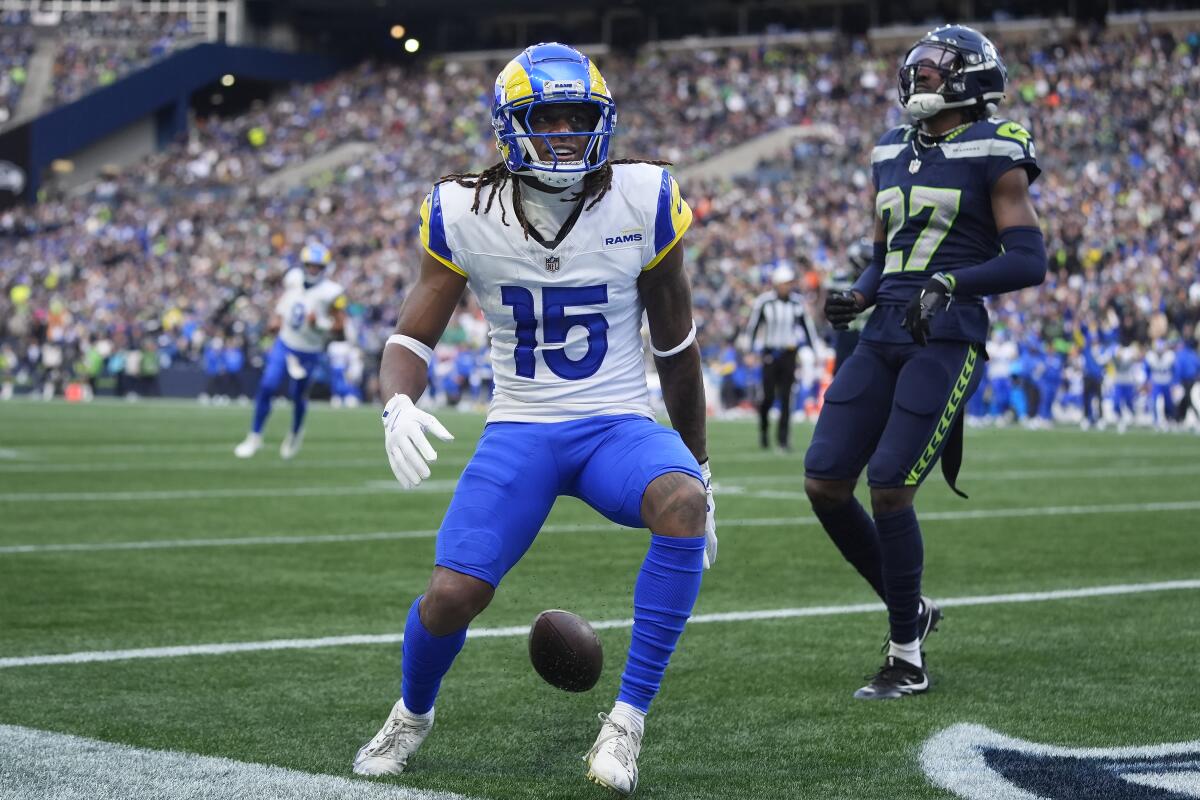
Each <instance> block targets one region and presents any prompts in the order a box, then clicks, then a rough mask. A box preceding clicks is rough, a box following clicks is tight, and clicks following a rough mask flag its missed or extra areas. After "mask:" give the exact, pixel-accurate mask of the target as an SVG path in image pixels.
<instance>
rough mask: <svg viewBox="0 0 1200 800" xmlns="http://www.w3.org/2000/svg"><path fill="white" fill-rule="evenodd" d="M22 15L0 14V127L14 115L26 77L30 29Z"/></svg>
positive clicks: (29, 50) (15, 13)
mask: <svg viewBox="0 0 1200 800" xmlns="http://www.w3.org/2000/svg"><path fill="white" fill-rule="evenodd" d="M25 17H26V15H25V14H24V13H22V12H17V11H5V12H2V13H0V126H3V125H4V123H6V122H8V121H9V120H10V119H12V118H13V116H14V114H16V110H17V103H18V102H20V100H21V92H22V91H23V90H24V89H25V81H26V80H27V79H28V77H29V73H28V68H29V59H30V58H32V57H33V48H34V38H33V30H32V29H31V28H29V27H28V26H27V25H26V24H25Z"/></svg>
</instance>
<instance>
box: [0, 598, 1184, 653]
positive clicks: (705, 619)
mask: <svg viewBox="0 0 1200 800" xmlns="http://www.w3.org/2000/svg"><path fill="white" fill-rule="evenodd" d="M1184 589H1200V579H1196V580H1179V581H1161V582H1158V583H1127V584H1116V585H1113V586H1091V587H1087V588H1083V589H1056V590H1052V591H1044V592H1017V593H1015V594H989V595H972V596H967V597H950V598H946V599H942V600H938V603H940V604H941V605H942V606H943V607H946V608H950V607H954V606H986V605H1003V604H1008V603H1040V602H1045V601H1049V600H1074V599H1079V598H1087V597H1108V596H1112V595H1123V594H1145V593H1148V592H1168V591H1178V590H1184ZM882 610H884V606H883V604H882V603H857V604H854V605H843V606H807V607H803V608H775V609H764V610H761V611H727V612H721V613H715V614H697V615H695V616H693V617H692V618H691V619H690V620H689V621H688V624H689V625H702V624H705V623H709V622H748V621H754V620H775V619H797V618H801V617H830V616H838V615H842V614H863V613H867V612H874V611H882ZM592 627H593V628H596V629H597V630H609V629H617V628H631V627H633V620H632V619H608V620H600V621H599V622H593V623H592ZM528 633H529V626H528V625H512V626H509V627H504V628H472V629H469V630H468V631H467V636H468V638H473V639H497V638H507V637H514V636H526V635H528ZM403 641H404V634H401V633H381V634H358V635H353V636H325V637H322V638H319V639H271V640H267V641H262V642H226V643H218V644H198V645H179V646H176V647H147V648H142V649H138V650H91V651H84V652H79V653H61V654H54V655H41V656H17V657H13V658H0V669H9V668H12V667H32V666H46V665H52V664H87V663H93V662H97V661H128V660H131V659H141V658H180V657H187V656H207V655H226V654H229V653H252V652H260V651H263V650H311V649H315V648H321V647H344V646H349V645H372V644H398V643H400V642H403Z"/></svg>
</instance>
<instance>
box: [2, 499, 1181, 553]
mask: <svg viewBox="0 0 1200 800" xmlns="http://www.w3.org/2000/svg"><path fill="white" fill-rule="evenodd" d="M744 496H750V497H773V498H778V497H781V496H783V497H788V498H791V497H792V493H789V492H747V493H745V495H744ZM1197 510H1200V500H1178V501H1165V502H1157V503H1114V504H1111V505H1092V506H1031V507H1026V508H981V509H971V510H962V511H922V512H921V513H920V518H921V520H923V521H930V522H932V521H949V522H953V521H956V520H976V519H1009V518H1021V517H1063V516H1091V515H1097V514H1100V515H1104V514H1140V513H1154V512H1176V511H1197ZM816 524H817V520H816V518H815V517H813V516H811V515H805V516H797V517H751V518H749V519H734V518H720V517H719V518H718V526H719V527H720V528H722V529H726V530H727V529H729V528H773V527H777V526H785V525H816ZM631 530H633V529H631V528H626V527H623V526H621V525H616V524H562V525H547V526H545V527H544V528H542V531H543V532H544V533H605V532H618V531H631ZM436 535H437V531H436V530H434V529H428V530H412V531H372V532H368V533H330V534H312V535H311V536H305V535H296V534H279V535H264V536H236V537H229V538H224V539H145V540H141V541H115V542H114V541H109V542H59V543H53V544H14V545H3V546H0V556H3V555H23V554H29V553H76V552H82V553H90V552H98V551H104V550H173V549H176V548H196V547H245V546H248V545H256V546H273V545H294V544H335V543H340V542H368V541H389V540H393V539H425V538H430V537H432V536H436Z"/></svg>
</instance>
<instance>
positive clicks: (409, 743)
mask: <svg viewBox="0 0 1200 800" xmlns="http://www.w3.org/2000/svg"><path fill="white" fill-rule="evenodd" d="M432 728H433V709H432V708H431V709H429V713H428V714H413V713H412V712H410V711H409V710H408V709H407V708H405V707H404V701H403V700H397V701H396V705H394V706H392V713H391V714H389V715H388V718H387V722H385V723H384V724H383V727H382V728H381V729H380V730H379V733H377V734H375V738H374V739H372V740H371V741H369V742H367V743H366V744H364V745H363V746H362V747H360V748H359V749H358V753H356V754H355V756H354V774H355V775H369V776H378V775H399V774H400V773H401V772H404V767H405V766H407V764H408V759H409V758H410V757H411V756H412V754H413V753H415V752H417V748H418V747H420V746H421V742H423V741H425V737H426V736H428V735H429V731H430V730H431V729H432Z"/></svg>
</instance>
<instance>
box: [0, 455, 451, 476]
mask: <svg viewBox="0 0 1200 800" xmlns="http://www.w3.org/2000/svg"><path fill="white" fill-rule="evenodd" d="M3 458H4V456H3V455H2V454H0V459H3ZM13 458H16V456H13ZM466 463H467V461H466V459H465V458H459V459H439V460H438V462H437V464H438V465H444V464H457V465H460V466H461V465H463V464H466ZM239 466H240V467H243V468H244V469H243V470H238V467H239ZM333 467H339V468H340V467H379V468H380V470H381V471H383V472H384V474H387V472H386V469H387V458H386V457H377V458H347V459H333V458H323V459H320V460H316V459H313V460H310V461H305V460H304V459H292V460H290V461H283V460H281V459H277V458H264V459H262V460H259V461H233V460H230V459H221V460H219V461H218V460H215V459H214V460H210V461H160V462H154V461H86V462H83V461H81V462H76V463H66V462H41V461H39V462H37V463H29V462H24V463H18V464H0V473H5V472H15V473H18V474H19V473H24V472H31V473H32V472H231V474H234V475H237V474H239V473H240V472H242V471H245V472H247V473H249V472H266V471H271V470H279V469H286V470H292V471H295V470H307V469H319V470H325V469H330V468H333Z"/></svg>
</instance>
